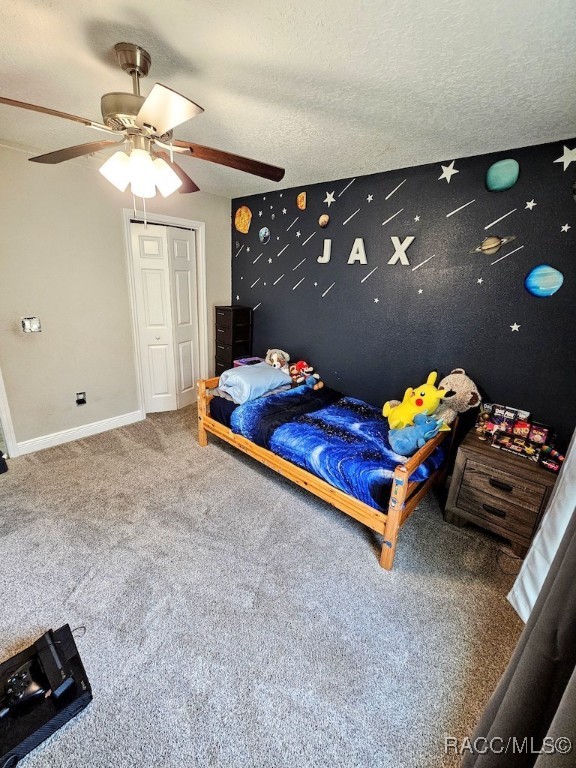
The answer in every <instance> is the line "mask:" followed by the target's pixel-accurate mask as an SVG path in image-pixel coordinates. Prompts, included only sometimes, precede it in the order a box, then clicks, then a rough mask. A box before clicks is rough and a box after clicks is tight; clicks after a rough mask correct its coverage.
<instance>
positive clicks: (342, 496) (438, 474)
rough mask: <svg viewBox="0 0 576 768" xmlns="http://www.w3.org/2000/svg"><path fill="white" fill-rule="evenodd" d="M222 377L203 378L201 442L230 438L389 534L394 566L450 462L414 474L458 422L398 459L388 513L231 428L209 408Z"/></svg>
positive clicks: (388, 562) (387, 564) (385, 551)
mask: <svg viewBox="0 0 576 768" xmlns="http://www.w3.org/2000/svg"><path fill="white" fill-rule="evenodd" d="M218 382H219V377H218V376H215V377H214V378H211V379H204V380H201V381H199V382H198V442H199V444H200V445H201V446H206V445H207V444H208V433H209V432H210V433H212V434H213V435H216V436H217V437H219V438H221V439H222V440H225V441H226V442H227V443H230V445H233V446H235V447H236V448H239V449H240V450H241V451H243V452H244V453H247V454H248V456H251V457H252V458H253V459H256V460H257V461H259V462H261V463H262V464H264V465H265V466H267V467H270V469H273V470H275V471H276V472H278V473H280V474H281V475H283V476H284V477H287V478H288V480H292V482H294V483H296V484H297V485H300V486H301V487H302V488H306V490H308V491H310V493H313V494H314V495H315V496H318V497H319V498H321V499H324V501H327V502H328V503H329V504H332V506H334V507H336V508H337V509H340V510H341V511H342V512H345V513H346V514H347V515H350V517H353V518H354V519H355V520H358V521H359V522H361V523H363V524H364V525H367V526H368V527H369V528H371V529H372V530H373V531H376V533H380V534H381V535H382V536H384V543H383V544H382V552H381V555H380V565H381V566H382V568H386V569H387V570H391V568H392V565H393V563H394V555H395V554H396V543H397V540H398V532H399V530H400V528H401V527H402V526H403V525H404V523H405V522H406V520H407V519H408V518H409V517H410V515H411V514H412V512H413V511H414V510H415V509H416V507H417V506H418V504H419V502H420V500H421V499H422V498H423V496H424V495H425V494H426V493H427V492H428V491H429V490H430V488H432V486H434V485H436V484H437V483H439V482H441V481H442V480H443V478H444V476H445V471H446V465H447V463H448V461H447V460H446V461H444V463H443V466H442V467H440V468H439V469H437V470H436V471H435V472H433V473H432V474H431V475H430V477H429V478H428V479H427V480H425V481H422V482H416V481H411V480H410V476H411V475H412V473H413V472H414V471H415V470H416V469H417V467H419V466H420V464H422V462H423V461H424V460H425V459H426V458H428V456H430V454H431V453H433V452H434V451H435V450H436V448H437V447H438V446H439V445H440V443H441V442H442V441H443V440H444V438H445V437H446V435H450V436H451V442H452V441H453V438H454V433H455V431H456V422H454V424H453V425H452V431H451V432H440V433H439V434H438V435H437V436H436V437H435V438H434V439H433V440H429V441H428V442H427V443H426V445H424V446H423V447H422V448H420V450H419V451H418V452H417V453H415V454H414V456H412V457H411V458H410V459H409V460H408V461H407V462H406V463H405V464H399V465H398V466H397V467H396V469H395V470H394V477H393V480H392V488H391V492H390V502H389V504H388V511H387V512H380V511H378V510H377V509H374V508H373V507H370V506H368V504H364V502H362V501H358V499H355V498H353V497H352V496H348V495H347V494H346V493H344V492H343V491H341V490H339V489H338V488H334V487H333V486H331V485H330V484H329V483H327V482H326V481H325V480H322V479H321V478H319V477H316V475H313V474H311V473H310V472H307V471H306V470H305V469H301V468H300V467H297V466H296V465H295V464H292V462H290V461H287V460H286V459H283V458H281V457H280V456H277V455H276V454H275V453H272V451H268V450H267V449H266V448H261V447H260V446H259V445H256V444H255V443H253V442H252V441H251V440H248V439H247V438H245V437H242V436H241V435H236V434H235V433H234V432H232V430H231V429H229V428H228V427H225V426H224V425H223V424H221V423H220V422H219V421H216V420H215V419H213V418H211V416H210V411H209V402H210V400H211V399H212V395H210V394H208V391H207V390H208V389H212V388H214V387H217V386H218Z"/></svg>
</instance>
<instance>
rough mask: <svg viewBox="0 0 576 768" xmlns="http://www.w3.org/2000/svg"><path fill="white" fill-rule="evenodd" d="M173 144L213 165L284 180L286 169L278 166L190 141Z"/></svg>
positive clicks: (271, 179) (265, 177)
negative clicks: (184, 148)
mask: <svg viewBox="0 0 576 768" xmlns="http://www.w3.org/2000/svg"><path fill="white" fill-rule="evenodd" d="M173 143H174V145H175V146H176V147H186V148H187V149H189V150H190V154H191V155H192V157H197V158H199V159H200V160H208V161H209V162H211V163H218V164H219V165H226V166H228V167H229V168H236V169H237V170H239V171H245V172H246V173H252V174H254V176H261V177H262V178H264V179H270V181H281V180H282V179H283V178H284V173H285V171H284V168H279V167H278V166H276V165H268V164H267V163H261V162H259V161H258V160H251V159H250V158H249V157H242V156H241V155H233V154H232V153H230V152H224V151H223V150H221V149H212V148H211V147H203V146H202V145H201V144H191V143H190V142H188V141H174V142H173Z"/></svg>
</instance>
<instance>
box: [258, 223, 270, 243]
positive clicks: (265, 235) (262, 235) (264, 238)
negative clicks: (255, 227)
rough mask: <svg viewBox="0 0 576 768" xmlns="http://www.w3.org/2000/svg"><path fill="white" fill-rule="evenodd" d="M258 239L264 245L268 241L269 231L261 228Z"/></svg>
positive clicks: (266, 228)
mask: <svg viewBox="0 0 576 768" xmlns="http://www.w3.org/2000/svg"><path fill="white" fill-rule="evenodd" d="M258 237H259V238H260V242H261V243H264V245H266V243H267V242H268V241H269V240H270V230H269V229H268V227H262V229H261V230H260V232H258Z"/></svg>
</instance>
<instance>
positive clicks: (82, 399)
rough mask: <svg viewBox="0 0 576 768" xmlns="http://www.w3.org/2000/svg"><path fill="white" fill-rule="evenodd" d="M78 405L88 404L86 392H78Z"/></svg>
mask: <svg viewBox="0 0 576 768" xmlns="http://www.w3.org/2000/svg"><path fill="white" fill-rule="evenodd" d="M76 405H86V392H76Z"/></svg>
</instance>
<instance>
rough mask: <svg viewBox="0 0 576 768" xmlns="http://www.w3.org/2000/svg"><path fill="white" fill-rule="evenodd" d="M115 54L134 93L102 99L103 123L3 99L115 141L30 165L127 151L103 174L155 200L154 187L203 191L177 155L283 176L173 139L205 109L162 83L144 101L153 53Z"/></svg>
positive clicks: (122, 47)
mask: <svg viewBox="0 0 576 768" xmlns="http://www.w3.org/2000/svg"><path fill="white" fill-rule="evenodd" d="M114 50H115V52H116V58H117V60H118V64H119V65H120V66H121V67H122V69H123V70H124V71H125V72H127V73H128V74H129V75H131V77H132V93H105V94H104V95H103V96H102V99H101V110H102V122H101V123H99V122H96V121H94V120H89V119H87V118H85V117H78V116H77V115H71V114H68V113H67V112H59V111H58V110H55V109H49V108H48V107H41V106H37V105H36V104H28V103H26V102H22V101H15V100H14V99H8V98H5V97H2V96H0V104H7V105H9V106H12V107H20V108H21V109H29V110H32V111H33V112H41V113H43V114H46V115H53V116H54V117H61V118H64V119H65V120H72V121H74V122H77V123H81V124H82V125H85V126H88V127H89V128H94V129H96V130H99V131H104V132H106V133H108V134H111V136H114V137H116V139H114V140H113V139H104V140H101V141H92V142H89V143H88V144H79V145H76V146H73V147H66V149H59V150H56V151H55V152H48V153H47V154H44V155H38V156H37V157H31V158H30V160H31V161H32V162H35V163H62V162H64V161H65V160H71V159H73V158H75V157H81V156H82V155H90V154H92V153H94V152H98V151H99V150H101V149H110V148H113V147H116V148H117V149H118V150H121V148H122V147H125V148H126V149H127V150H128V152H129V154H128V155H127V154H126V153H124V152H122V151H117V152H116V153H115V154H114V155H112V156H111V157H110V158H109V159H108V160H107V161H106V162H105V163H104V165H103V166H102V168H101V169H100V171H101V173H102V174H103V175H104V176H105V177H106V178H108V180H109V181H111V182H112V183H113V184H114V185H115V186H116V187H117V188H118V189H121V190H124V189H126V188H127V186H128V184H129V183H131V187H132V192H133V194H135V195H136V196H138V197H154V195H155V193H156V189H155V187H156V186H157V187H158V189H159V190H160V192H162V194H163V195H164V196H167V195H168V194H171V193H172V192H174V191H176V189H178V191H179V192H181V193H186V192H196V191H197V190H198V189H199V188H198V186H197V185H196V184H195V183H194V182H193V181H192V179H191V178H190V177H189V176H188V174H187V173H186V172H185V171H184V170H183V169H182V168H181V167H180V166H179V165H177V164H176V163H175V162H174V159H173V155H174V153H180V154H182V155H187V156H190V155H191V156H192V157H196V158H198V159H200V160H208V161H209V162H212V163H217V164H219V165H225V166H228V167H229V168H236V169H237V170H239V171H245V172H246V173H252V174H254V175H255V176H261V177H262V178H264V179H269V180H271V181H280V180H281V179H282V178H283V177H284V169H283V168H278V167H277V166H274V165H268V164H266V163H261V162H259V161H257V160H251V159H249V158H247V157H242V156H240V155H235V154H231V153H230V152H224V151H223V150H220V149H212V148H211V147H205V146H202V145H201V144H192V143H190V142H188V141H179V140H176V139H174V138H173V129H174V128H176V127H177V126H178V125H181V124H182V123H184V122H186V121H187V120H191V119H192V118H193V117H196V116H197V115H199V114H201V113H202V112H203V111H204V110H203V109H202V107H200V106H199V105H198V104H195V103H194V102H193V101H191V100H190V99H187V98H186V97H185V96H182V95H181V94H179V93H177V92H176V91H173V90H172V89H171V88H167V87H166V86H165V85H160V83H156V84H155V85H154V86H153V87H152V90H151V91H150V93H149V94H148V96H146V97H144V96H141V95H140V78H141V77H146V75H147V74H148V72H149V70H150V64H151V62H152V59H151V56H150V54H149V53H148V52H147V51H145V50H144V49H143V48H141V47H140V46H139V45H135V44H133V43H118V44H117V45H115V46H114Z"/></svg>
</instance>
